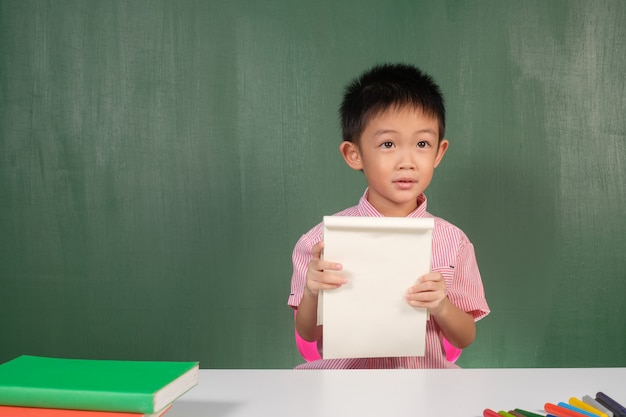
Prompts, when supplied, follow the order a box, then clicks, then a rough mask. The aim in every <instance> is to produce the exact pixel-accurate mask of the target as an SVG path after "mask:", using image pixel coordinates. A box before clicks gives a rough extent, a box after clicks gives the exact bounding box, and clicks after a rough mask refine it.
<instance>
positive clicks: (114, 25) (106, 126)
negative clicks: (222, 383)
mask: <svg viewBox="0 0 626 417" xmlns="http://www.w3.org/2000/svg"><path fill="white" fill-rule="evenodd" d="M625 39H626V2H623V1H621V0H613V1H588V0H571V1H564V0H563V1H549V2H544V1H513V0H511V1H500V0H497V1H496V0H493V1H487V0H478V1H471V2H470V1H458V0H449V1H436V2H426V1H400V0H397V1H393V0H378V1H374V0H350V1H333V0H318V1H315V2H304V1H290V0H274V1H256V0H238V1H219V0H196V1H194V0H184V1H168V0H149V1H148V0H134V1H121V0H111V1H99V0H57V1H43V0H0V361H2V362H3V361H6V360H8V359H11V358H13V357H15V356H17V355H20V354H37V355H50V356H64V357H95V358H117V359H125V358H129V359H168V360H199V361H200V363H201V366H202V367H204V368H290V367H293V366H295V365H296V364H298V363H299V362H300V361H301V359H300V357H299V355H298V353H297V351H296V349H295V346H294V343H293V326H292V313H291V310H290V309H289V308H288V307H287V297H288V294H289V289H290V288H289V284H290V278H291V250H292V248H293V245H294V244H295V242H296V241H297V239H298V238H299V236H300V235H301V234H302V233H304V232H305V231H306V230H308V229H309V228H310V227H312V226H313V225H315V224H316V223H318V222H319V221H321V217H322V216H323V215H326V214H332V213H334V212H336V211H339V210H340V209H343V208H345V207H347V206H351V205H353V204H355V203H356V201H357V199H358V198H359V196H360V195H361V193H362V192H363V189H364V186H365V183H364V180H363V178H362V176H361V174H360V173H358V172H353V171H351V170H350V169H348V168H347V167H346V166H344V163H343V161H342V160H341V158H340V155H339V152H338V145H339V141H340V132H339V125H338V120H337V108H338V106H339V102H340V99H341V93H342V89H343V87H344V85H345V84H346V83H347V82H348V81H349V80H350V79H352V78H353V77H354V76H355V75H357V74H358V73H360V72H361V71H363V70H364V69H366V68H367V67H370V66H371V65H373V64H376V63H381V62H387V61H393V62H397V61H401V62H410V63H413V64H416V65H418V66H420V67H422V68H423V69H424V70H426V71H427V72H429V73H431V74H432V75H433V76H434V77H435V79H436V80H437V81H438V82H439V83H440V84H441V87H442V89H443V91H444V94H445V96H446V99H447V104H448V129H447V136H448V139H449V140H450V149H449V151H448V153H447V155H446V157H445V159H444V161H443V163H442V164H441V165H440V167H439V168H438V169H437V172H436V174H435V179H434V181H433V183H432V185H431V187H430V189H429V190H428V191H427V195H428V197H429V208H430V210H431V211H432V212H433V213H435V214H437V215H439V216H442V217H444V218H446V219H447V220H449V221H451V222H453V223H455V224H457V225H458V226H460V227H461V228H462V229H464V230H465V232H466V233H467V234H468V236H469V237H470V239H471V240H472V241H473V243H474V245H475V247H476V253H477V256H478V260H479V265H480V268H481V272H482V275H483V281H484V284H485V289H486V293H487V297H488V301H489V304H490V306H491V309H492V313H491V314H490V315H489V316H488V317H487V318H485V319H484V320H483V321H481V322H479V324H478V336H477V339H476V342H475V343H474V344H473V345H472V346H471V347H469V348H468V349H466V351H465V352H464V353H463V355H462V356H461V359H460V360H459V364H460V365H461V366H463V367H566V366H626V320H625V319H624V317H626V303H624V301H623V297H624V295H625V294H626V256H625V253H626V210H625V209H624V207H626V187H625V186H624V184H626V118H625V117H624V115H626V104H625V103H626V102H625V99H624V97H626V82H625V80H626V77H624V74H625V73H626V43H625Z"/></svg>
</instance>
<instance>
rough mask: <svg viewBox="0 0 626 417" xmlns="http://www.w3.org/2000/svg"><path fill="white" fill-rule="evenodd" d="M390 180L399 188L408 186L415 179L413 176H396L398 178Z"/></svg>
mask: <svg viewBox="0 0 626 417" xmlns="http://www.w3.org/2000/svg"><path fill="white" fill-rule="evenodd" d="M392 182H393V183H394V184H396V186H398V187H399V188H402V189H407V188H410V187H411V186H412V185H413V184H415V183H416V182H417V181H416V180H414V179H413V178H398V179H395V180H393V181H392Z"/></svg>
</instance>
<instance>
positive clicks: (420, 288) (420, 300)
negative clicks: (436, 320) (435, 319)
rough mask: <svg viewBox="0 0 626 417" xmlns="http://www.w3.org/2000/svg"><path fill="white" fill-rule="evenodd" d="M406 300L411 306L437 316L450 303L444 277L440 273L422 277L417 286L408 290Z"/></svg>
mask: <svg viewBox="0 0 626 417" xmlns="http://www.w3.org/2000/svg"><path fill="white" fill-rule="evenodd" d="M406 300H407V302H408V303H409V305H412V306H413V307H422V308H427V309H428V311H429V312H430V313H431V314H432V315H435V316H436V315H437V314H438V313H440V312H441V310H442V309H443V308H444V307H445V305H446V302H447V301H448V297H447V296H446V282H445V281H444V279H443V276H442V275H441V274H440V273H439V272H430V273H428V274H426V275H424V276H421V277H420V278H419V279H418V280H417V284H415V285H414V286H412V287H410V288H409V289H408V290H407V293H406Z"/></svg>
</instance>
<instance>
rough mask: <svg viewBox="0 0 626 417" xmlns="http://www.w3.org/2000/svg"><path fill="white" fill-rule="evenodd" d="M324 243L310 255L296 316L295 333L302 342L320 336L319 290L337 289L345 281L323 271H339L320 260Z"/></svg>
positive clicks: (334, 266)
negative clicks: (318, 323) (318, 321)
mask: <svg viewBox="0 0 626 417" xmlns="http://www.w3.org/2000/svg"><path fill="white" fill-rule="evenodd" d="M323 248H324V242H319V243H317V244H316V245H315V246H313V249H312V250H311V253H312V255H313V258H312V259H311V262H309V264H308V266H307V272H306V285H305V287H304V292H303V294H302V299H301V300H300V304H299V305H298V314H296V331H297V332H298V334H299V335H300V337H302V338H303V339H304V340H307V341H309V342H313V341H316V340H319V338H320V337H321V336H322V326H318V325H317V302H318V295H319V291H320V290H329V289H334V288H339V287H341V286H342V285H343V284H345V283H346V279H345V278H344V277H341V276H339V275H337V274H332V273H327V272H325V271H327V270H332V271H339V270H341V264H338V263H336V262H331V261H324V260H322V259H321V255H322V250H323Z"/></svg>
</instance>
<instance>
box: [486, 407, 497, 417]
mask: <svg viewBox="0 0 626 417" xmlns="http://www.w3.org/2000/svg"><path fill="white" fill-rule="evenodd" d="M483 417H502V416H501V415H500V414H498V413H496V412H495V411H493V410H491V409H489V408H485V409H484V410H483Z"/></svg>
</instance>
